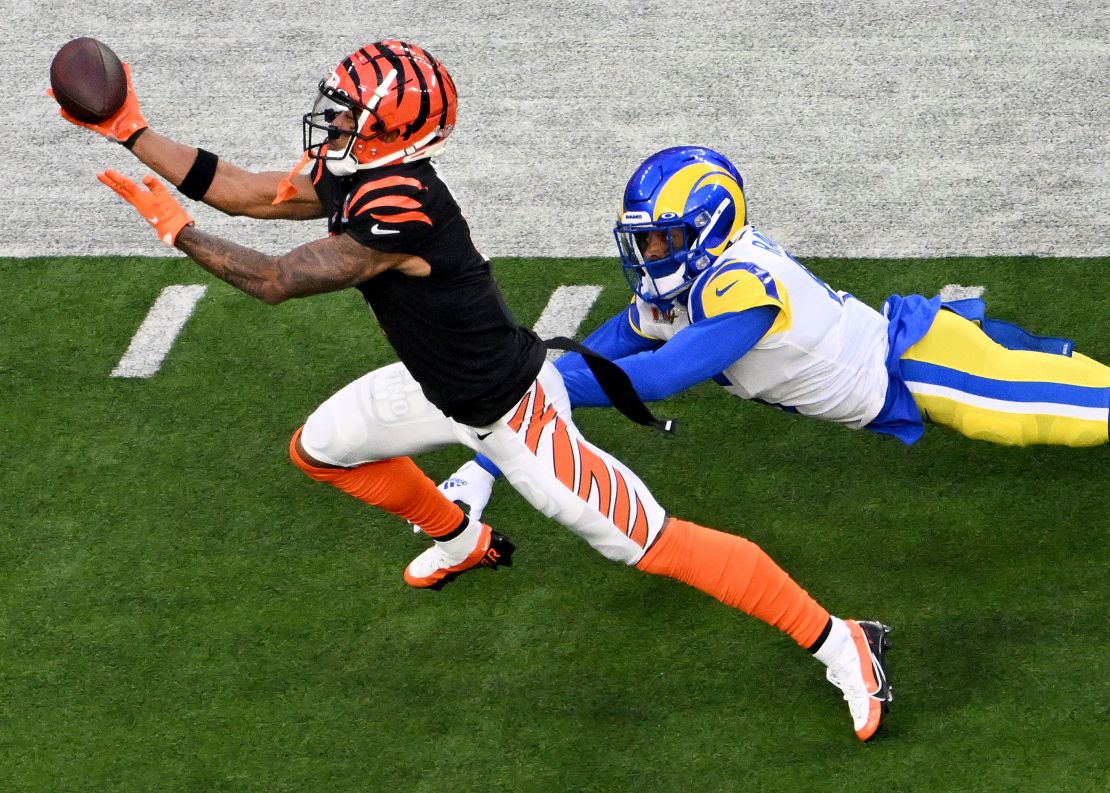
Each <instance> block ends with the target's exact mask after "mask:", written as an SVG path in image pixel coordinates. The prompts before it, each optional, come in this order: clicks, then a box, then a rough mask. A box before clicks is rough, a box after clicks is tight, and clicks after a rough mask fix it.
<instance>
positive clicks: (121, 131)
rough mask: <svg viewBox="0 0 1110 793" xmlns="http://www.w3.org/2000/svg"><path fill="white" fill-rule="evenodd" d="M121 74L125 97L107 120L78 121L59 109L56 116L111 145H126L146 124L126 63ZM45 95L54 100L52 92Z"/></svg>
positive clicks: (47, 90)
mask: <svg viewBox="0 0 1110 793" xmlns="http://www.w3.org/2000/svg"><path fill="white" fill-rule="evenodd" d="M123 73H124V74H125V75H127V97H126V98H125V99H124V100H123V104H122V105H120V109H119V110H117V111H116V112H115V113H113V114H112V115H110V116H108V118H106V119H104V120H103V121H96V122H88V121H78V120H77V119H75V118H74V117H73V116H71V115H70V114H69V113H67V112H66V111H64V110H63V109H62V108H60V107H59V108H58V115H60V116H61V117H62V118H64V119H65V120H66V121H68V122H69V123H70V124H76V125H77V126H79V127H85V128H86V129H91V130H92V131H93V132H98V133H100V134H101V135H103V136H104V137H106V138H107V139H108V140H110V141H112V142H113V143H126V142H127V141H128V140H130V139H131V136H132V135H134V134H135V133H136V132H138V131H139V130H140V129H146V128H147V126H148V124H147V123H146V119H145V118H143V111H142V110H140V109H139V97H138V96H136V94H135V88H134V86H132V85H131V67H130V66H129V65H128V64H126V63H125V64H123ZM46 95H47V96H49V97H50V98H51V99H53V98H54V92H53V91H52V90H50V89H49V88H47V89H46Z"/></svg>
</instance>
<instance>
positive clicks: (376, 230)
mask: <svg viewBox="0 0 1110 793" xmlns="http://www.w3.org/2000/svg"><path fill="white" fill-rule="evenodd" d="M370 233H371V234H400V233H401V231H400V229H383V228H382V227H381V226H379V225H378V224H377V223H375V224H374V225H373V226H371V227H370Z"/></svg>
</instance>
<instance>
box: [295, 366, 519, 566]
mask: <svg viewBox="0 0 1110 793" xmlns="http://www.w3.org/2000/svg"><path fill="white" fill-rule="evenodd" d="M453 423H454V422H452V421H451V420H450V419H448V418H447V417H446V416H444V415H443V413H442V412H440V411H439V410H438V409H437V408H436V407H435V406H433V405H432V404H431V403H430V402H428V400H427V398H426V397H425V396H424V394H423V392H422V391H421V390H420V386H419V385H417V383H416V381H415V380H413V379H412V376H411V375H410V374H409V372H408V370H407V369H405V367H404V366H403V365H402V364H393V365H391V366H386V367H384V368H382V369H378V370H376V371H373V372H370V373H369V374H367V375H364V376H363V377H360V378H359V379H358V380H355V381H354V382H353V383H350V384H349V385H347V386H345V387H344V388H342V389H340V390H339V391H338V392H336V393H335V394H334V395H333V396H331V397H330V398H329V399H328V400H327V401H325V402H324V403H323V404H322V405H320V407H319V408H317V409H316V411H315V412H314V413H313V414H312V415H311V416H310V417H309V418H308V421H306V422H305V425H304V426H303V427H301V428H300V429H298V430H297V431H296V432H295V433H294V435H293V438H292V440H291V441H290V444H289V456H290V458H291V459H292V460H293V462H294V464H296V465H297V467H298V468H300V469H301V470H302V471H304V472H305V473H306V474H307V475H308V476H310V477H311V478H313V479H315V480H317V481H321V482H327V483H328V484H331V485H332V486H334V487H336V488H338V489H340V490H342V491H343V492H345V493H348V494H350V495H352V496H354V497H355V498H357V499H359V500H361V501H363V502H365V503H367V504H372V505H374V506H377V507H381V508H382V509H384V510H386V511H387V512H391V513H393V514H394V515H397V516H399V517H401V518H404V519H405V520H408V521H412V522H413V523H417V524H419V525H420V526H421V527H423V529H424V531H425V532H426V533H427V534H428V536H430V537H432V538H433V539H434V540H436V543H435V544H434V546H433V548H432V549H430V550H434V551H436V553H435V554H434V556H435V559H434V561H435V566H434V568H433V569H429V570H426V571H424V572H425V574H424V575H417V576H415V577H414V576H412V575H411V572H410V570H406V573H405V579H406V581H407V582H408V583H409V584H411V585H413V586H435V585H438V584H441V583H442V582H444V581H445V580H447V579H448V578H449V577H451V576H453V575H455V574H457V573H459V572H462V571H463V570H467V569H470V568H472V567H476V566H488V567H496V566H497V565H498V564H508V563H509V561H510V559H511V554H512V546H511V544H510V543H508V541H507V540H506V539H505V538H504V537H502V536H501V535H499V534H497V533H496V532H493V531H492V530H491V529H490V527H489V526H486V525H483V524H481V523H480V522H478V521H472V520H470V519H469V518H468V517H467V516H466V514H465V513H464V512H463V511H462V509H460V508H459V506H458V505H457V504H454V503H452V502H451V501H449V500H448V499H447V498H446V497H445V496H444V495H443V493H441V492H440V490H439V489H438V488H437V487H436V486H435V483H434V482H432V480H431V479H429V478H428V477H427V476H426V475H425V474H424V472H423V471H421V470H420V468H418V467H417V465H416V463H414V462H413V461H412V458H411V457H409V455H411V454H418V453H420V452H425V451H431V450H433V449H439V448H442V447H444V446H450V445H453V444H455V443H457V442H458V440H457V438H456V435H455V432H454V430H453V429H452V425H453ZM423 556H424V555H422V557H423ZM426 561H427V560H426ZM427 566H428V565H426V564H425V565H424V567H427ZM411 567H412V565H410V569H411Z"/></svg>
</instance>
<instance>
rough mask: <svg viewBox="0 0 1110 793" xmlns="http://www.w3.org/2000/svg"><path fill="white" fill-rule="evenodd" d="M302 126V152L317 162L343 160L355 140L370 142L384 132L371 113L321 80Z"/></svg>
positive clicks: (374, 115) (377, 119)
mask: <svg viewBox="0 0 1110 793" xmlns="http://www.w3.org/2000/svg"><path fill="white" fill-rule="evenodd" d="M302 123H303V137H304V141H303V142H304V150H305V151H306V152H308V153H309V155H311V156H312V157H314V158H316V159H318V160H342V159H344V158H346V157H347V155H348V154H350V152H351V148H352V147H353V146H354V145H355V141H356V140H372V139H373V138H375V137H377V136H378V135H380V134H382V132H384V130H385V126H384V124H382V122H381V119H379V118H378V116H377V114H376V113H375V112H374V111H373V110H371V109H370V108H368V107H366V106H365V105H363V104H361V103H360V102H358V101H356V100H355V99H353V98H351V97H350V96H349V95H348V94H347V93H346V92H345V91H342V90H340V89H337V88H332V87H331V86H329V85H327V83H326V81H324V80H321V81H320V85H319V93H318V94H317V96H316V101H315V102H314V103H313V105H312V110H310V111H309V112H308V113H305V114H304V116H303V117H302Z"/></svg>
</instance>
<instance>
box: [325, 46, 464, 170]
mask: <svg viewBox="0 0 1110 793" xmlns="http://www.w3.org/2000/svg"><path fill="white" fill-rule="evenodd" d="M319 91H320V94H319V96H318V97H317V99H316V102H315V104H314V105H313V107H312V110H311V111H310V112H308V113H305V114H304V150H305V153H306V154H307V155H308V156H309V157H310V158H314V159H318V160H324V161H325V163H326V165H327V167H328V170H330V171H331V172H332V173H334V174H337V175H340V176H343V175H349V174H352V173H354V172H355V171H357V170H360V169H363V168H377V167H380V166H382V165H389V164H391V163H396V162H411V161H413V160H419V159H423V158H425V157H431V156H432V155H433V154H435V153H436V152H438V151H439V150H440V149H441V148H442V147H443V145H444V144H445V143H446V141H447V136H448V135H450V134H451V132H452V130H454V128H455V114H456V112H457V111H458V105H459V97H458V92H457V91H456V90H455V83H454V81H453V80H452V79H451V75H449V74H448V73H447V69H446V68H444V66H443V64H441V63H440V62H439V61H438V60H436V59H435V58H434V57H432V56H431V55H430V54H429V53H428V52H427V51H425V50H423V49H422V48H420V47H418V46H416V45H414V44H407V43H406V42H403V41H397V40H395V39H389V40H386V41H379V42H377V43H376V44H368V45H366V46H365V47H362V48H360V49H359V50H357V51H356V52H354V53H352V54H351V55H350V56H348V57H347V58H344V59H343V61H342V62H341V63H340V64H339V65H338V66H336V67H335V71H333V72H332V73H331V74H330V75H329V76H328V77H326V78H324V79H323V80H321V81H320V85H319ZM337 121H338V122H339V123H338V124H337V123H336V122H337ZM395 132H396V133H397V134H396V135H393V134H392V133H395Z"/></svg>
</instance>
